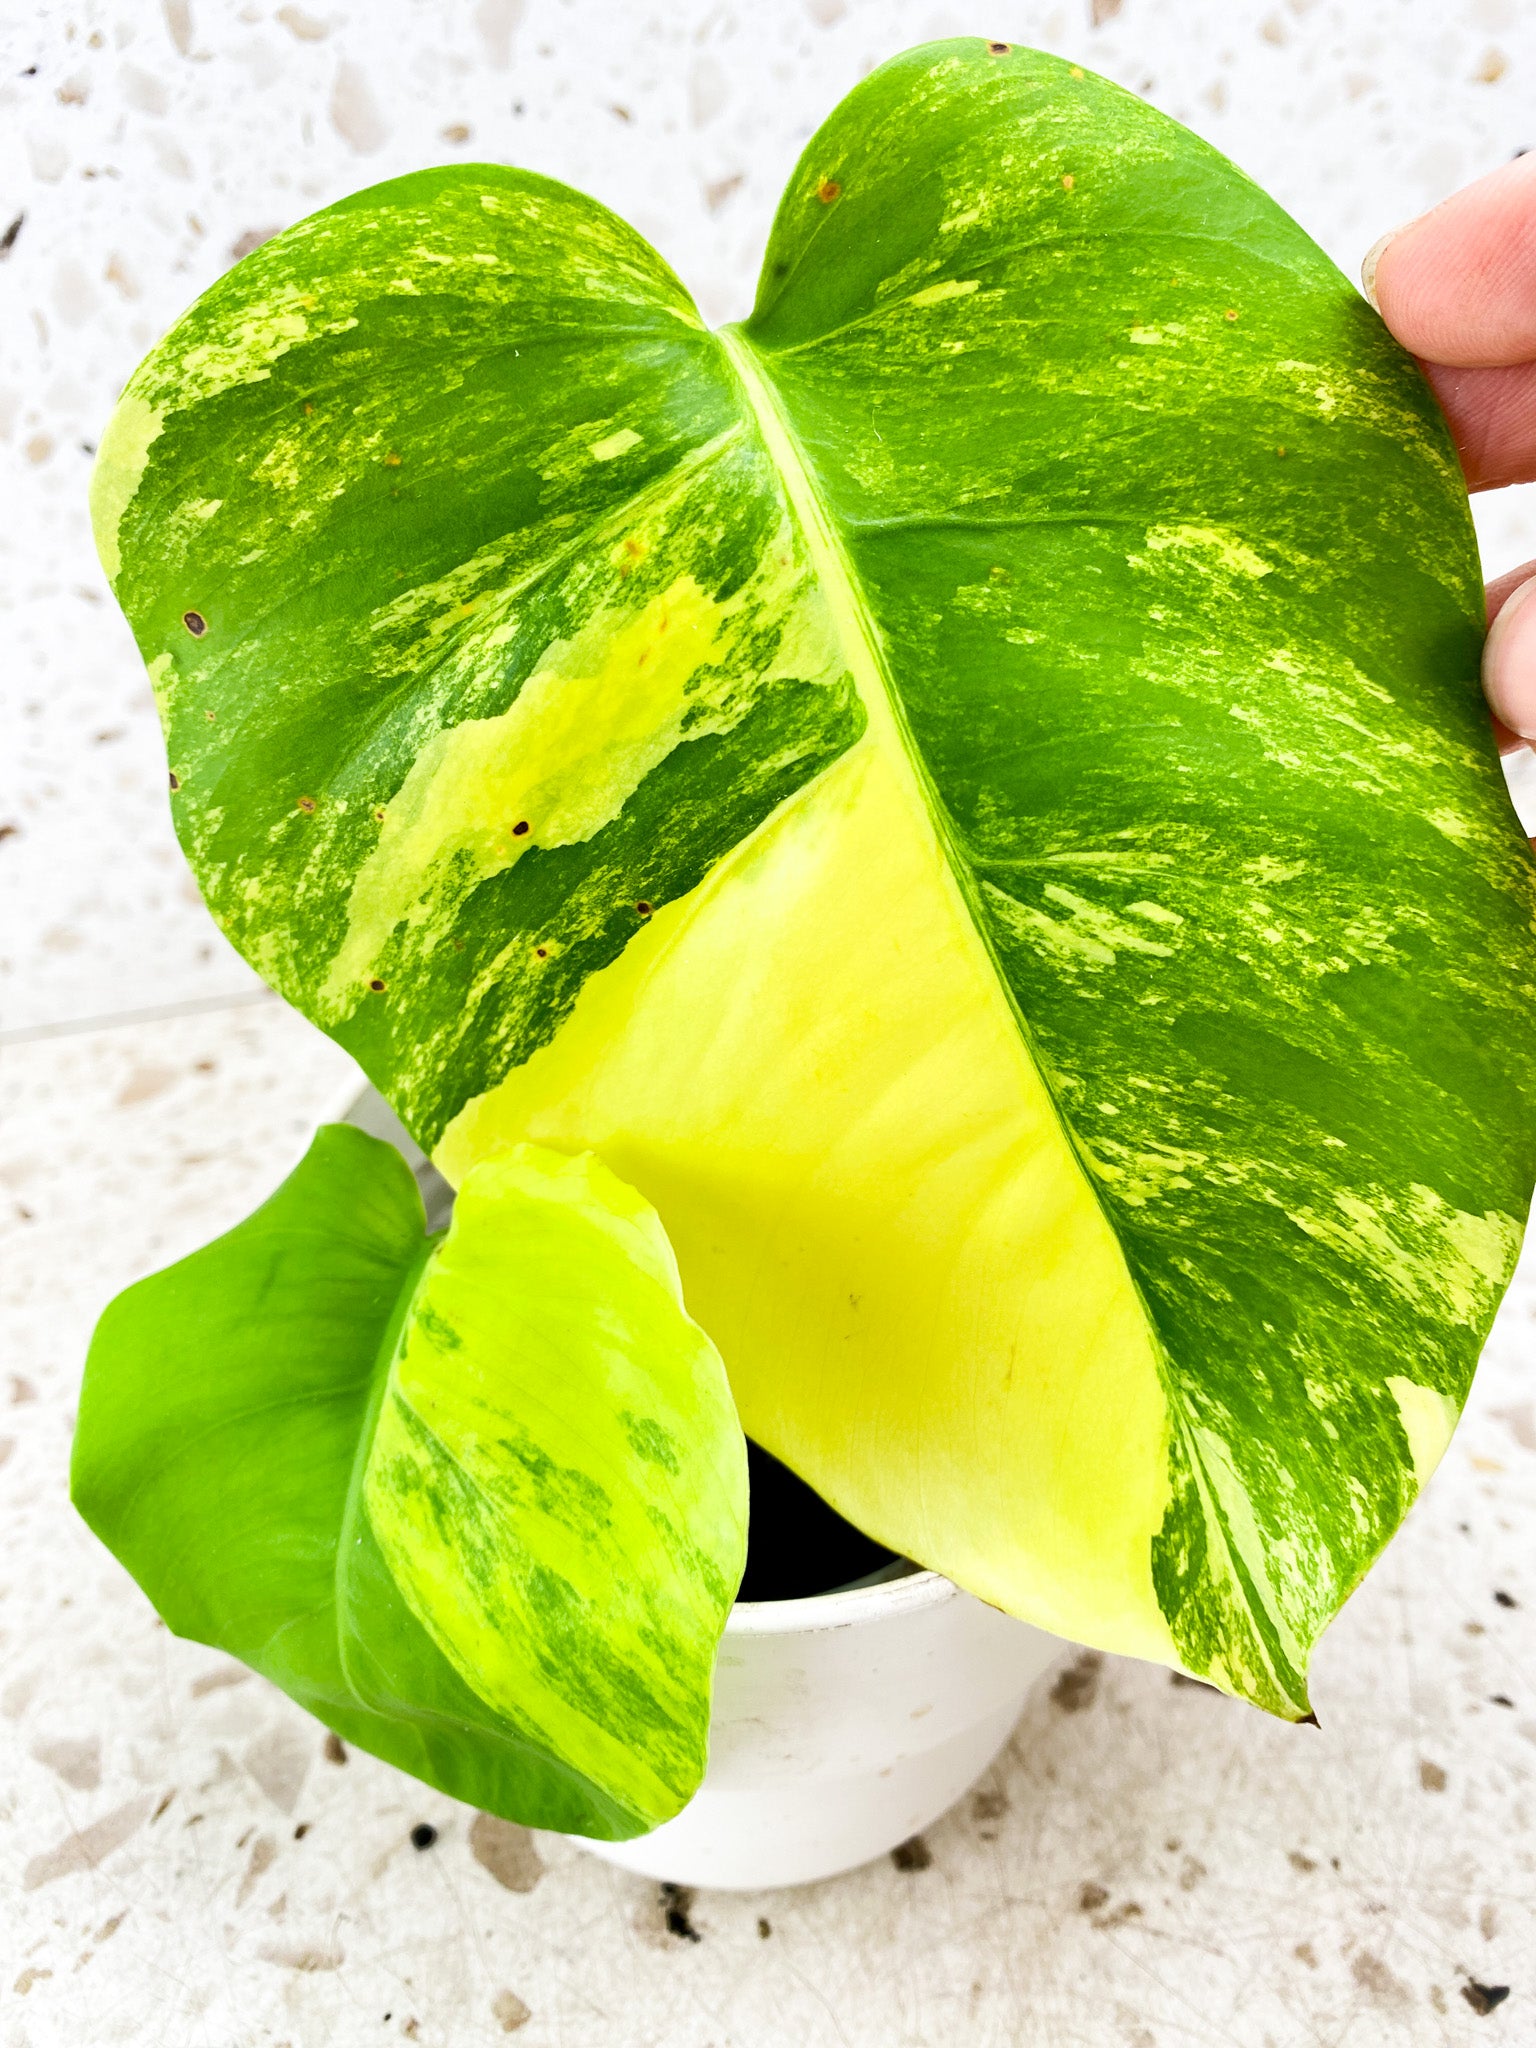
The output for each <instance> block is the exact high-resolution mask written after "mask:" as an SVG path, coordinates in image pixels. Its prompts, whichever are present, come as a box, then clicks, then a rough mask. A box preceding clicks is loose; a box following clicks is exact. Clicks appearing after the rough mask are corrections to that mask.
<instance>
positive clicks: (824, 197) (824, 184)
mask: <svg viewBox="0 0 1536 2048" xmlns="http://www.w3.org/2000/svg"><path fill="white" fill-rule="evenodd" d="M842 190H843V188H842V186H841V185H839V183H838V182H837V180H836V178H823V179H822V181H821V183H820V184H819V185H818V186H817V187H816V197H817V198H818V199H819V200H820V201H821V203H822V205H823V206H830V205H831V204H832V202H833V200H834V199H837V198H840V197H841V195H842Z"/></svg>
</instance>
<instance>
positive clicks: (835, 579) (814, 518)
mask: <svg viewBox="0 0 1536 2048" xmlns="http://www.w3.org/2000/svg"><path fill="white" fill-rule="evenodd" d="M717 339H718V340H719V342H720V345H721V347H722V348H723V349H724V351H725V354H726V356H727V358H728V359H729V361H730V364H731V367H732V368H733V369H734V370H735V372H736V375H737V378H738V380H739V382H740V384H741V386H742V391H743V395H744V397H745V399H746V403H747V407H748V410H749V411H750V413H751V414H752V417H753V419H754V422H755V424H756V426H757V429H758V432H759V433H760V434H761V436H762V439H763V444H764V446H765V448H766V450H767V453H768V457H769V460H770V461H771V462H772V464H773V466H774V469H775V471H776V472H777V474H778V477H779V481H780V483H781V484H782V486H783V489H784V493H785V496H786V497H787V498H788V500H789V503H790V509H791V510H792V511H793V513H794V515H795V518H796V520H797V521H798V522H799V525H800V529H801V531H802V532H803V534H804V535H805V544H806V548H807V551H808V552H809V554H810V557H811V561H812V564H813V566H814V568H815V570H816V575H817V580H818V582H819V583H820V585H821V588H822V590H823V591H824V593H825V595H826V598H827V603H828V607H829V609H830V610H831V612H832V616H833V620H834V622H835V624H836V626H837V629H838V637H839V639H840V641H841V642H842V646H843V652H844V654H845V656H846V657H847V658H848V665H849V667H850V669H851V670H852V671H853V677H854V682H855V685H856V687H857V688H858V692H859V696H860V698H861V699H862V700H863V703H864V707H865V710H866V712H867V714H868V717H869V723H870V730H871V733H872V735H874V736H876V737H877V738H883V739H884V740H885V741H886V743H887V747H888V749H889V750H890V751H891V752H892V753H893V754H894V755H895V757H896V758H897V759H899V760H900V761H901V762H903V763H904V764H905V767H906V770H907V775H908V781H909V786H910V790H911V794H912V797H913V800H914V803H915V804H916V806H917V807H918V809H919V810H920V812H921V813H922V814H923V816H924V817H926V819H927V820H928V822H929V824H930V825H931V826H932V828H933V832H934V835H935V837H936V838H937V840H938V842H939V848H940V851H941V852H942V854H943V856H944V864H945V867H946V869H947V871H948V873H949V874H950V876H951V877H952V879H953V881H954V883H955V886H956V888H957V889H958V890H959V892H960V895H961V897H962V899H963V901H964V903H965V907H966V910H967V913H968V923H969V927H970V930H971V932H972V933H973V934H974V937H975V940H976V944H977V946H978V947H979V949H980V951H981V953H982V955H983V958H984V960H985V963H986V966H987V968H988V969H989V971H990V975H991V979H992V981H993V982H994V984H995V985H996V988H997V991H998V994H999V996H1000V997H1001V998H1002V1000H1003V1002H1004V1003H1005V1005H1006V1006H1007V1009H1008V1014H1009V1016H1010V1017H1011V1018H1012V1020H1013V1024H1014V1028H1015V1030H1016V1031H1017V1032H1018V1034H1019V1037H1020V1039H1021V1040H1022V1041H1023V1045H1024V1049H1025V1051H1026V1053H1027V1054H1028V1056H1029V1059H1030V1062H1031V1064H1032V1066H1033V1067H1034V1070H1035V1072H1036V1073H1037V1074H1038V1075H1039V1077H1040V1082H1041V1086H1042V1088H1043V1089H1044V1092H1045V1096H1046V1099H1047V1101H1048V1102H1049V1103H1050V1105H1051V1109H1052V1112H1053V1114H1054V1116H1055V1118H1056V1122H1057V1125H1058V1127H1059V1129H1060V1131H1061V1134H1062V1137H1063V1138H1064V1140H1065V1141H1066V1143H1067V1144H1068V1145H1069V1146H1070V1148H1071V1151H1072V1156H1073V1158H1074V1159H1075V1160H1076V1161H1077V1165H1078V1169H1079V1171H1080V1172H1081V1174H1082V1177H1083V1180H1084V1183H1085V1184H1086V1186H1087V1188H1088V1190H1089V1192H1090V1193H1091V1195H1092V1197H1093V1200H1094V1202H1095V1204H1096V1206H1097V1207H1098V1209H1099V1211H1100V1214H1101V1215H1103V1217H1104V1220H1105V1224H1106V1227H1107V1228H1108V1229H1110V1230H1111V1231H1112V1232H1113V1233H1114V1236H1115V1241H1116V1243H1117V1244H1118V1242H1119V1232H1118V1231H1116V1230H1115V1227H1114V1222H1113V1219H1112V1218H1111V1217H1110V1216H1109V1214H1108V1212H1107V1210H1105V1208H1104V1203H1103V1200H1102V1198H1101V1196H1100V1194H1099V1190H1098V1186H1097V1183H1096V1182H1095V1180H1094V1178H1093V1174H1092V1172H1091V1170H1090V1167H1089V1162H1088V1159H1087V1157H1086V1155H1085V1153H1084V1151H1083V1148H1082V1145H1081V1144H1080V1142H1079V1141H1078V1138H1077V1135H1076V1133H1075V1132H1074V1131H1073V1129H1072V1127H1071V1125H1070V1124H1069V1123H1068V1122H1067V1119H1066V1117H1065V1116H1064V1115H1063V1113H1062V1108H1061V1103H1060V1100H1059V1098H1058V1096H1057V1092H1056V1089H1055V1087H1054V1085H1053V1083H1052V1081H1051V1077H1050V1070H1049V1068H1048V1067H1047V1065H1046V1063H1045V1061H1044V1060H1043V1059H1042V1058H1041V1056H1040V1053H1039V1050H1038V1048H1037V1046H1036V1045H1035V1041H1034V1034H1033V1032H1032V1031H1031V1029H1030V1025H1029V1020H1028V1018H1027V1017H1026V1016H1025V1015H1024V1012H1023V1010H1022V1009H1021V1008H1020V1007H1019V1002H1018V998H1017V997H1016V996H1015V994H1014V992H1013V989H1012V986H1011V985H1010V983H1009V981H1008V977H1007V975H1006V974H1005V973H1004V972H1003V966H1002V961H1001V960H1000V958H999V957H998V952H997V948H996V946H995V944H994V943H993V941H992V938H991V936H990V934H989V932H988V929H987V924H986V919H985V915H984V912H983V910H982V905H981V886H980V881H979V879H978V877H977V875H976V873H975V870H974V868H973V867H972V865H971V863H970V861H969V860H968V859H967V858H966V855H965V852H964V849H963V848H962V847H961V845H960V841H959V836H958V834H957V833H956V831H955V829H954V825H953V823H952V821H951V819H950V816H949V811H948V808H947V807H946V805H945V804H944V802H943V799H942V798H941V797H940V795H939V792H938V789H937V787H936V785H935V783H934V781H933V777H932V776H931V775H930V774H929V772H928V768H927V764H926V763H925V761H924V760H923V757H922V754H921V752H920V750H919V748H918V745H917V741H916V739H915V737H914V735H913V733H912V729H911V725H910V723H909V721H908V719H907V715H906V710H905V707H904V706H903V704H902V702H901V698H900V696H899V694H898V693H897V690H896V688H895V685H894V684H893V683H892V681H891V675H890V667H889V663H888V661H887V659H886V654H885V646H884V641H883V639H882V637H881V633H880V629H879V627H878V626H877V625H876V623H875V620H874V618H873V617H872V615H871V613H870V610H869V606H868V604H867V603H866V602H865V598H864V592H863V588H862V585H861V584H860V582H859V578H858V575H857V573H856V571H855V569H854V566H853V563H852V562H851V561H850V560H849V557H848V551H847V549H846V548H845V547H844V545H843V542H842V539H841V536H840V535H839V534H838V532H837V530H836V528H835V527H834V526H833V524H832V520H831V516H830V513H829V512H828V509H827V507H826V506H825V504H824V503H823V501H822V498H821V495H820V493H819V491H818V488H817V485H816V481H815V478H814V476H813V475H812V472H811V467H810V463H809V462H808V460H807V458H806V455H805V452H804V450H803V449H802V447H801V446H800V441H799V437H798V436H797V435H796V433H795V430H794V428H793V426H792V425H791V424H790V422H789V420H788V419H787V418H786V417H785V414H784V412H783V409H782V408H781V406H780V405H779V403H778V400H777V398H776V396H775V393H774V388H773V384H772V380H771V378H770V376H769V375H768V371H767V365H766V364H765V363H764V361H763V360H762V358H760V357H759V355H758V353H757V351H756V349H755V348H754V347H753V346H752V344H751V342H750V341H749V340H748V339H747V336H746V334H745V333H744V331H743V329H742V328H741V327H740V326H739V325H736V326H732V327H722V328H720V329H718V330H717ZM1121 1257H1122V1260H1123V1259H1124V1253H1123V1252H1122V1254H1121ZM1126 1274H1127V1278H1128V1279H1129V1280H1130V1282H1131V1285H1132V1286H1133V1287H1136V1294H1137V1300H1138V1302H1139V1304H1140V1306H1141V1310H1142V1314H1143V1317H1144V1318H1145V1320H1146V1324H1147V1329H1148V1332H1149V1335H1150V1337H1151V1341H1152V1343H1153V1345H1154V1347H1155V1348H1156V1349H1157V1352H1158V1354H1159V1356H1160V1357H1161V1355H1162V1345H1161V1342H1160V1340H1159V1338H1158V1335H1157V1328H1156V1325H1155V1324H1154V1323H1153V1321H1152V1318H1151V1315H1150V1313H1149V1312H1148V1309H1147V1304H1146V1302H1145V1300H1144V1299H1143V1298H1142V1295H1141V1290H1140V1288H1139V1287H1137V1286H1136V1280H1135V1276H1134V1274H1132V1273H1131V1272H1130V1268H1129V1266H1128V1265H1127V1267H1126Z"/></svg>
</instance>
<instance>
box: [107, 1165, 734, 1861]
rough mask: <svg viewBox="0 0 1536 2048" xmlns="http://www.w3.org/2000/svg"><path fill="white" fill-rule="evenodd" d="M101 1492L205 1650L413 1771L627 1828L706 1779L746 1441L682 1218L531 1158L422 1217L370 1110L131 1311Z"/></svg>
mask: <svg viewBox="0 0 1536 2048" xmlns="http://www.w3.org/2000/svg"><path fill="white" fill-rule="evenodd" d="M72 1479H73V1491H74V1497H75V1501H76V1503H77V1505H78V1506H79V1508H80V1510H81V1512H82V1513H83V1514H84V1515H85V1517H86V1519H87V1520H88V1521H89V1522H90V1524H91V1526H92V1527H93V1528H94V1529H95V1530H96V1531H97V1533H98V1534H99V1535H100V1536H101V1537H102V1539H103V1541H105V1542H106V1543H107V1544H109V1545H110V1546H111V1548H112V1549H113V1550H115V1551H116V1552H117V1554H118V1556H119V1557H120V1558H121V1559H122V1560H123V1562H124V1563H125V1564H126V1565H127V1566H128V1568H129V1570H130V1571H131V1572H132V1573H133V1574H134V1576H135V1578H137V1579H138V1580H139V1582H140V1584H141V1585H142V1586H143V1587H144V1588H145V1590H146V1591H147V1592H148V1593H149V1595H150V1597H151V1598H152V1599H153V1601H154V1602H155V1605H156V1606H157V1607H158V1608H159V1610H160V1612H161V1614H162V1615H163V1616H164V1617H165V1619H166V1620H167V1621H168V1622H169V1623H170V1625H171V1627H172V1628H173V1629H175V1630H176V1631H177V1633H178V1634H180V1635H185V1636H193V1637H196V1638H197V1639H199V1640H200V1641H203V1642H208V1643H216V1644H219V1645H221V1646H222V1647H223V1648H225V1649H227V1650H230V1651H232V1652H233V1653H234V1654H235V1655H236V1656H238V1657H242V1658H244V1659H245V1661H246V1662H247V1663H248V1664H251V1665H253V1666H254V1667H255V1668H256V1669H257V1670H258V1671H261V1672H264V1673H265V1674H266V1676H267V1677H268V1678H271V1679H272V1680H274V1681H275V1682H276V1683H277V1684H278V1685H280V1686H282V1687H283V1689H284V1690H285V1691H286V1692H289V1693H291V1694H292V1695H293V1697H294V1698H295V1699H296V1700H298V1701H300V1702H301V1704H303V1705H304V1706H306V1707H309V1708H310V1709H311V1710H312V1711H313V1712H314V1713H316V1714H318V1715H319V1716H320V1717H321V1718H322V1719H323V1720H324V1721H325V1722H326V1723H327V1724H328V1725H329V1726H330V1727H332V1728H335V1729H338V1730H340V1732H341V1733H342V1734H343V1735H346V1736H347V1737H349V1738H350V1739H351V1740H352V1741H354V1742H357V1743H360V1744H361V1745H362V1746H363V1747H364V1748H365V1749H371V1750H373V1751H375V1752H376V1753H377V1754H378V1755H380V1756H383V1757H387V1758H388V1759H389V1760H390V1761H391V1762H392V1763H396V1764H399V1765H401V1766H402V1768H404V1769H406V1770H408V1771H412V1772H414V1773H415V1774H416V1776H418V1777H420V1778H425V1779H426V1780H427V1781H428V1782H429V1783H431V1784H434V1785H437V1786H440V1787H441V1788H442V1789H443V1790H445V1791H448V1792H451V1793H453V1794H455V1795H456V1796H457V1797H458V1798H460V1799H465V1800H469V1801H471V1802H473V1803H474V1804H476V1805H478V1806H482V1807H485V1808H487V1809H489V1810H490V1811H491V1812H494V1813H500V1814H503V1815H505V1816H507V1817H508V1818H510V1819H515V1820H521V1821H526V1822H531V1823H533V1824H534V1825H537V1826H545V1827H559V1828H566V1829H574V1830H577V1831H579V1832H581V1833H584V1834H588V1835H596V1836H600V1837H603V1838H605V1839H609V1840H612V1839H622V1838H623V1837H625V1836H628V1835H634V1834H637V1833H640V1832H641V1831H642V1830H644V1829H646V1828H650V1827H654V1826H655V1825H656V1824H657V1823H658V1822H659V1821H662V1820H666V1819H668V1818H669V1817H670V1816H671V1815H672V1814H674V1813H676V1812H677V1811H678V1809H679V1808H680V1807H681V1806H682V1805H683V1803H684V1801H685V1800H686V1799H688V1798H689V1796H690V1795H691V1794H692V1792H693V1790H694V1788H695V1786H696V1785H697V1784H698V1781H699V1779H700V1777H701V1776H702V1774H703V1770H704V1762H705V1741H706V1735H707V1730H708V1725H709V1700H710V1689H711V1682H712V1676H713V1669H714V1657H715V1647H716V1644H717V1642H718V1640H719V1636H720V1631H721V1629H722V1628H723V1627H724V1624H725V1617H726V1615H727V1613H728V1612H729V1610H730V1605H731V1600H732V1597H733V1596H734V1593H735V1590H736V1586H737V1583H738V1581H739V1580H740V1577H741V1570H742V1565H743V1562H744V1557H745V1547H746V1453H745V1446H744V1444H743V1442H742V1437H741V1431H740V1428H739V1426H738V1424H737V1422H736V1419H735V1416H734V1413H733V1411H732V1408H731V1399H730V1394H729V1391H728V1389H727V1387H726V1383H725V1375H724V1372H723V1370H722V1368H721V1365H720V1360H719V1357H718V1355H717V1354H716V1352H715V1350H714V1348H713V1347H712V1345H711V1344H710V1342H709V1340H708V1338H706V1337H705V1336H704V1334H703V1332H702V1331H701V1330H700V1329H699V1328H698V1326H697V1325H696V1324H694V1323H693V1322H691V1321H690V1320H689V1318H688V1317H687V1315H686V1314H685V1313H684V1311H683V1308H682V1305H681V1297H680V1294H679V1289H678V1278H677V1268H676V1265H675V1262H674V1261H673V1258H672V1253H671V1250H670V1247H669V1246H668V1244H667V1241H666V1238H665V1236H664V1235H663V1233H662V1230H661V1226H660V1224H659V1223H658V1222H657V1219H656V1215H655V1212H654V1210H652V1209H651V1208H650V1207H649V1206H648V1205H647V1204H646V1203H645V1202H643V1201H642V1200H641V1199H640V1198H639V1197H638V1196H637V1195H635V1194H634V1193H633V1191H632V1190H630V1189H628V1188H626V1187H624V1186H623V1185H622V1184H621V1183H620V1182H619V1181H617V1180H615V1178H614V1176H613V1175H612V1174H611V1173H610V1172H609V1171H608V1170H607V1169H606V1168H605V1167H603V1166H602V1165H601V1164H599V1163H598V1162H597V1161H596V1160H594V1159H592V1158H590V1157H587V1158H564V1157H561V1156H559V1155H556V1154H553V1153H549V1152H546V1151H543V1150H541V1149H540V1148H539V1147H536V1146H523V1147H520V1148H517V1149H516V1150H514V1151H512V1152H510V1153H508V1154H506V1155H504V1156H503V1157H501V1158H499V1159H497V1160H494V1161H488V1162H486V1163H485V1164H483V1165H481V1166H479V1167H477V1168H476V1169H475V1170H474V1171H473V1172H472V1173H471V1174H470V1175H469V1176H468V1177H467V1178H466V1180H465V1182H464V1185H463V1187H462V1188H461V1189H460V1192H459V1199H458V1203H457V1205H456V1208H455V1213H454V1220H453V1224H452V1227H451V1229H450V1230H449V1231H448V1233H447V1234H446V1236H445V1237H442V1238H440V1239H428V1238H426V1237H424V1236H423V1234H422V1215H421V1201H420V1197H419V1195H418V1194H417V1191H416V1186H415V1183H414V1181H413V1180H412V1177H411V1175H410V1173H409V1171H408V1170H407V1168H406V1166H405V1164H404V1162H403V1161H402V1159H401V1158H400V1155H399V1154H398V1153H397V1152H396V1151H394V1150H393V1148H392V1147H390V1146H388V1145H383V1144H380V1143H379V1141H378V1140H377V1139H375V1138H369V1137H365V1136H364V1135H363V1134H362V1133H361V1132H360V1131H355V1130H352V1129H351V1128H350V1127H348V1126H346V1125H342V1124H337V1125H330V1126H327V1127H326V1128H325V1129H324V1130H322V1131H321V1132H320V1133H319V1135H318V1136H317V1137H316V1139H315V1142H314V1144H313V1145H312V1147H311V1148H310V1151H309V1154H308V1156H307V1157H306V1158H305V1160H304V1161H303V1163H302V1164H301V1165H300V1166H299V1167H298V1168H297V1170H296V1171H295V1172H294V1173H293V1174H292V1175H291V1177H290V1178H289V1179H288V1180H287V1181H285V1182H284V1184H283V1186H282V1187H281V1188H279V1190H278V1191H277V1193H276V1194H275V1195H274V1196H273V1197H272V1198H271V1200H270V1201H268V1202H267V1203H265V1204H264V1205H263V1206H262V1207H261V1208H260V1209H258V1210H257V1212H256V1213H255V1215H254V1216H251V1217H250V1218H248V1220H247V1221H246V1222H244V1223H242V1224H240V1225H239V1226H238V1228H236V1229H235V1230H232V1231H231V1232H230V1233H229V1234H228V1235H227V1236H225V1237H222V1238H220V1239H218V1241H217V1242H216V1243H214V1244H211V1245H209V1246H208V1247H207V1248H206V1249H205V1250H203V1251H200V1252H196V1253H194V1254H193V1256H192V1257H191V1258H189V1259H185V1260H183V1261H182V1262H181V1264H180V1265H177V1266H172V1267H170V1268H169V1269H168V1270H167V1271H165V1272H163V1273H157V1274H155V1275H154V1276H152V1277H151V1278H150V1279H148V1280H142V1281H140V1282H139V1283H138V1284H137V1285H136V1286H134V1287H131V1288H129V1289H128V1291H127V1292H126V1293H125V1294H122V1295H120V1296H119V1297H118V1299H117V1300H116V1301H115V1302H113V1303H112V1305H111V1306H110V1307H109V1308H108V1310H107V1312H106V1314H105V1315H104V1316H103V1318H102V1321H101V1324H100V1327H99V1328H98V1330H97V1333H96V1337H95V1341H94V1342H93V1344H92V1347H91V1355H90V1360H89V1363H88V1364H87V1367H86V1376H85V1388H84V1392H83V1395H82V1398H81V1406H80V1424H79V1430H78V1433H77V1436H76V1439H75V1449H74V1465H73V1474H72Z"/></svg>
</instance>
